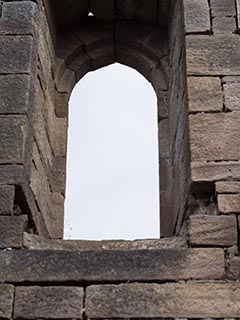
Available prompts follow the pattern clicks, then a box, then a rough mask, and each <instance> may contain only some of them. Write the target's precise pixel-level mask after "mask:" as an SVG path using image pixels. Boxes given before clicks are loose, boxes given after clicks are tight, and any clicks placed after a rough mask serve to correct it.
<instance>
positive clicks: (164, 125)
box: [158, 119, 170, 159]
mask: <svg viewBox="0 0 240 320" xmlns="http://www.w3.org/2000/svg"><path fill="white" fill-rule="evenodd" d="M158 133H159V138H158V140H159V158H160V159H164V158H169V155H170V141H169V140H170V137H169V119H163V120H161V121H160V122H159V124H158Z"/></svg>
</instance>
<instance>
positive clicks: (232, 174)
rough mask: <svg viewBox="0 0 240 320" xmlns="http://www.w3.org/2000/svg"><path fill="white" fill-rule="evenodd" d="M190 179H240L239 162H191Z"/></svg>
mask: <svg viewBox="0 0 240 320" xmlns="http://www.w3.org/2000/svg"><path fill="white" fill-rule="evenodd" d="M191 177H192V181H196V182H197V181H201V182H202V181H219V180H240V162H238V161H222V162H198V161H196V162H192V163H191Z"/></svg>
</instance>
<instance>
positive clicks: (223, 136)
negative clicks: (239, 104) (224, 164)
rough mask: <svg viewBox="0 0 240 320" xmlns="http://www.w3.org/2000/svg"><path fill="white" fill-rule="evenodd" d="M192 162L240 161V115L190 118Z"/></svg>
mask: <svg viewBox="0 0 240 320" xmlns="http://www.w3.org/2000/svg"><path fill="white" fill-rule="evenodd" d="M189 130H190V148H191V155H192V161H216V160H239V159H240V140H239V139H236V137H239V136H240V113H239V112H231V113H214V114H196V115H190V116H189Z"/></svg>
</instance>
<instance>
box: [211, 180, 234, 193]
mask: <svg viewBox="0 0 240 320" xmlns="http://www.w3.org/2000/svg"><path fill="white" fill-rule="evenodd" d="M216 192H217V193H240V181H219V182H216Z"/></svg>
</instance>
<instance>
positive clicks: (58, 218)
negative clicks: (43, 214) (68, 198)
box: [49, 193, 65, 241]
mask: <svg viewBox="0 0 240 320" xmlns="http://www.w3.org/2000/svg"><path fill="white" fill-rule="evenodd" d="M50 217H51V225H50V228H49V234H50V237H51V238H52V239H62V238H63V231H64V230H63V229H64V197H63V195H62V194H61V193H52V196H51V213H50ZM64 241H65V240H64Z"/></svg>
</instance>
